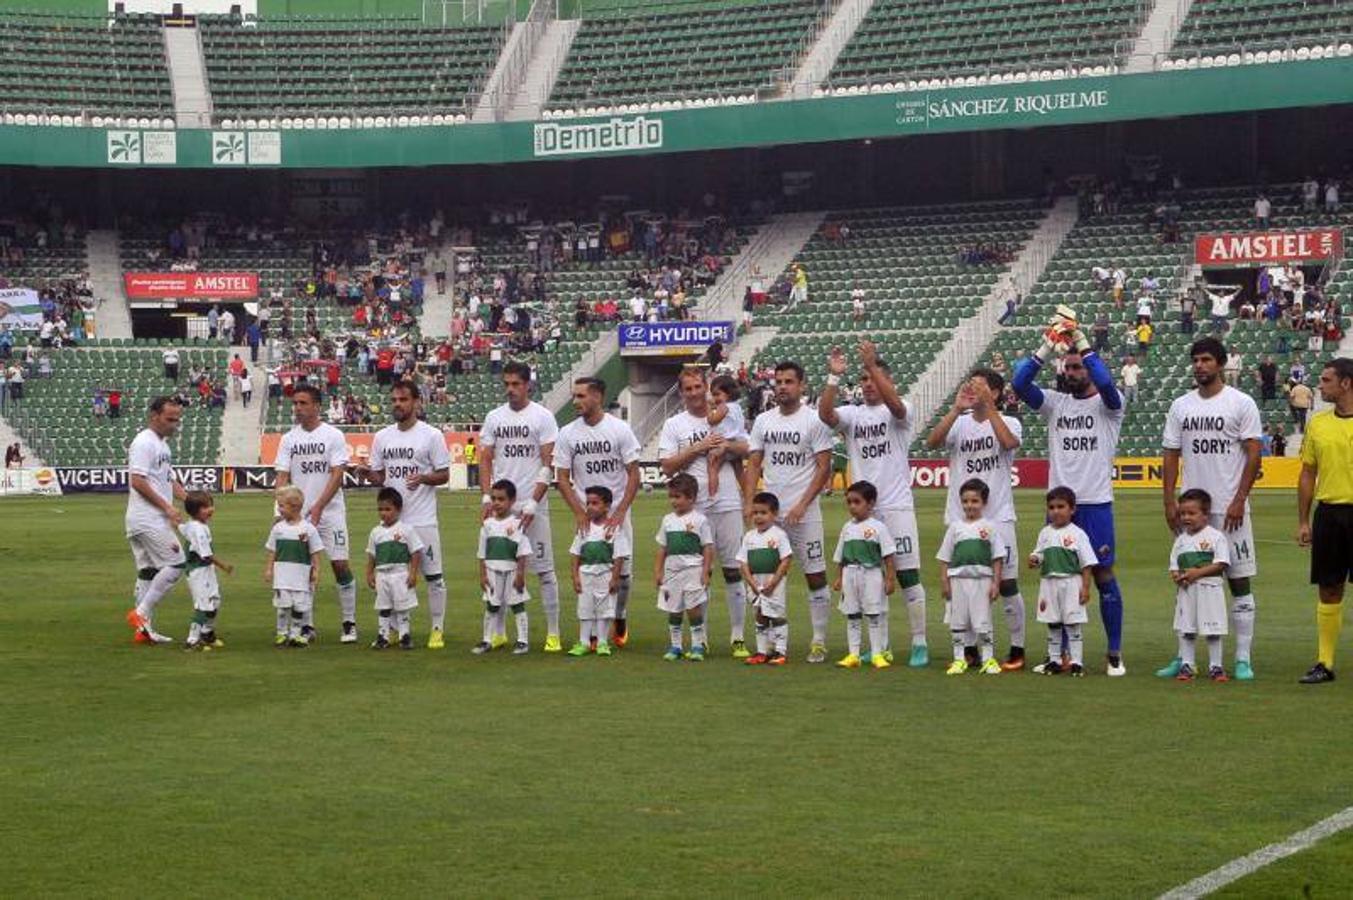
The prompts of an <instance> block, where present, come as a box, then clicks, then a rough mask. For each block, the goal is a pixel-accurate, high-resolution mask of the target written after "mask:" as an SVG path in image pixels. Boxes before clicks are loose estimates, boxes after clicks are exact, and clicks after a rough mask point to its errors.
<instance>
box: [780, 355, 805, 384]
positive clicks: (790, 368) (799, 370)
mask: <svg viewBox="0 0 1353 900" xmlns="http://www.w3.org/2000/svg"><path fill="white" fill-rule="evenodd" d="M781 372H793V373H794V377H795V378H797V379H798V380H799V381H803V380H804V377H805V376H804V374H803V366H801V365H799V364H798V363H796V362H794V361H793V360H792V359H782V360H780V361H779V362H778V363H776V364H775V374H776V375H779V374H780V373H781Z"/></svg>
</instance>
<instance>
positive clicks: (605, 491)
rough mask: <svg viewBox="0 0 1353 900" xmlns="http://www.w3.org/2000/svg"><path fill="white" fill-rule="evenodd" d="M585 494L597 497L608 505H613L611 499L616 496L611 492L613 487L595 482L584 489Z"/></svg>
mask: <svg viewBox="0 0 1353 900" xmlns="http://www.w3.org/2000/svg"><path fill="white" fill-rule="evenodd" d="M583 494H584V495H586V496H588V497H596V498H597V499H599V500H600V501H601V502H602V503H605V504H606V505H607V506H610V505H611V500H612V499H614V497H615V495H614V494H612V493H611V489H610V488H608V487H607V486H606V485H604V484H594V485H592V486H591V487H590V488H587V489H586V490H584V491H583Z"/></svg>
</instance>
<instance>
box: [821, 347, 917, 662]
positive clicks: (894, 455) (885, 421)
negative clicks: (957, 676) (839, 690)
mask: <svg viewBox="0 0 1353 900" xmlns="http://www.w3.org/2000/svg"><path fill="white" fill-rule="evenodd" d="M859 354H860V361H861V363H862V364H863V366H864V374H863V375H862V376H861V378H860V390H861V392H862V393H863V395H864V405H863V406H846V405H843V406H837V405H836V398H837V393H838V390H839V387H838V386H839V385H840V383H841V376H842V375H844V374H845V373H846V357H845V354H844V353H842V352H841V351H840V350H839V349H834V350H833V351H832V354H831V356H830V357H828V359H827V371H828V373H829V374H828V375H827V385H826V387H824V388H823V389H822V395H821V396H820V397H819V398H818V402H817V414H818V417H819V418H821V419H822V421H823V423H824V424H826V425H827V427H828V428H834V429H836V430H837V431H839V432H840V433H841V434H842V435H843V436H844V437H845V442H846V458H847V460H848V462H849V464H850V472H851V478H854V479H855V480H857V481H867V482H869V483H870V484H872V485H874V487H875V489H877V490H878V492H879V497H878V503H877V504H876V505H875V507H874V515H875V516H876V517H878V519H879V520H880V521H882V522H883V524H884V525H887V526H888V532H889V533H890V534H891V535H892V537H893V540H894V542H895V543H896V546H895V547H894V549H893V553H892V557H893V565H894V567H895V568H896V569H897V583H898V584H900V585H901V586H902V597H903V599H904V600H906V602H907V620H908V622H909V624H910V625H911V659H910V661H909V663H908V665H911V666H914V667H917V668H920V667H924V666H927V665H929V664H930V650H929V648H928V647H927V645H926V634H925V586H924V585H922V584H921V544H920V533H919V531H918V530H917V527H916V501H915V500H914V499H913V497H912V494H911V458H910V456H909V455H908V452H907V448H908V447H910V446H911V441H912V435H913V431H914V429H913V424H912V411H911V404H909V403H908V402H907V401H906V400H903V399H902V397H901V395H900V394H898V392H897V387H896V386H895V385H894V384H893V378H892V375H891V373H890V372H889V369H888V365H887V363H885V362H883V361H882V360H880V359H879V357H878V350H877V349H876V348H875V347H874V344H873V343H872V342H870V341H861V342H860V346H859ZM881 615H882V619H881V626H882V629H883V639H884V646H885V647H888V648H889V649H888V650H887V651H886V652H885V653H884V658H885V659H887V660H888V661H889V662H892V650H891V647H892V642H891V641H890V640H889V638H888V610H887V607H886V606H885V607H884V610H883V612H882V614H881Z"/></svg>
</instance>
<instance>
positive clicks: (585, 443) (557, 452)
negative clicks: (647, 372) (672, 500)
mask: <svg viewBox="0 0 1353 900" xmlns="http://www.w3.org/2000/svg"><path fill="white" fill-rule="evenodd" d="M605 400H606V382H604V381H602V380H601V379H600V378H579V379H578V380H577V381H575V382H573V411H574V412H575V413H576V414H577V417H576V418H575V419H574V420H573V421H572V422H569V423H568V424H567V425H565V426H564V427H563V428H561V429H559V437H558V439H557V440H556V441H555V445H554V470H555V474H556V476H557V478H558V487H559V494H560V496H562V497H563V498H564V502H565V503H567V504H568V507H569V509H571V510H572V511H573V521H574V526H575V527H574V530H575V531H577V532H578V533H579V534H584V533H586V532H587V531H588V529H589V528H590V527H591V522H590V520H589V519H588V516H587V508H586V503H587V495H586V491H587V489H588V488H589V487H592V486H594V485H595V486H598V487H604V488H606V489H607V490H609V491H610V492H611V497H612V498H614V500H613V503H612V504H611V506H610V512H609V514H608V516H607V519H606V527H607V528H609V529H612V530H615V529H620V530H623V531H624V532H625V545H626V546H629V547H633V546H634V525H633V523H632V522H631V521H630V506H631V505H633V503H634V496H635V494H637V493H639V450H640V449H641V448H640V446H639V440H638V438H636V437H635V436H634V431H633V430H632V429H631V428H630V426H629V424H628V423H626V422H622V421H621V420H619V419H617V418H616V417H615V416H613V415H611V414H610V413H608V412H606V411H605V410H603V409H602V403H604V402H605ZM633 570H634V560H633V559H631V558H629V557H628V556H627V557H626V558H625V564H624V567H623V570H622V574H621V576H620V581H619V584H618V585H617V586H616V598H615V622H614V624H613V626H612V627H613V628H614V632H615V633H614V635H613V640H612V641H610V643H612V644H614V645H615V646H617V647H623V646H625V643H626V641H628V640H629V621H628V613H629V598H630V582H631V580H632V576H633ZM604 638H605V635H603V636H602V638H599V640H601V639H604Z"/></svg>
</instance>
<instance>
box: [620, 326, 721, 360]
mask: <svg viewBox="0 0 1353 900" xmlns="http://www.w3.org/2000/svg"><path fill="white" fill-rule="evenodd" d="M617 334H618V336H619V338H620V353H621V355H622V356H685V355H689V354H692V353H703V352H704V351H705V350H706V349H708V347H709V345H710V344H713V343H720V344H725V345H729V344H732V343H733V340H734V339H735V338H736V337H737V327H736V326H735V325H734V324H733V323H732V322H626V323H624V324H622V325H620V326H618V331H617Z"/></svg>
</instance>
